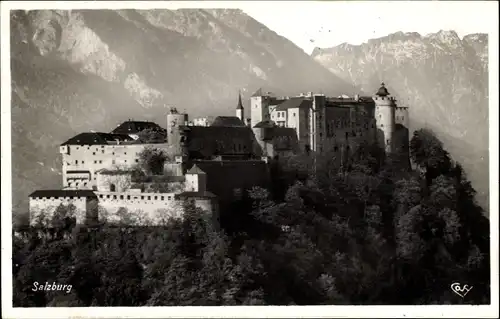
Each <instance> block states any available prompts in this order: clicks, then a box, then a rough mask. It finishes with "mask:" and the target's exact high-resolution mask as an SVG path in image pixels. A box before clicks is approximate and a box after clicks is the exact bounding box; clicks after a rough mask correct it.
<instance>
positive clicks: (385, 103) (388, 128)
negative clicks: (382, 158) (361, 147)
mask: <svg viewBox="0 0 500 319" xmlns="http://www.w3.org/2000/svg"><path fill="white" fill-rule="evenodd" d="M373 101H374V102H375V121H376V123H377V142H378V143H379V145H380V146H382V147H384V149H385V152H386V154H390V153H392V152H393V145H392V144H393V137H394V132H395V129H396V123H395V111H396V100H395V99H394V97H392V96H391V95H390V94H389V91H387V89H386V87H385V84H384V83H382V86H381V87H380V89H378V92H377V93H375V95H374V96H373Z"/></svg>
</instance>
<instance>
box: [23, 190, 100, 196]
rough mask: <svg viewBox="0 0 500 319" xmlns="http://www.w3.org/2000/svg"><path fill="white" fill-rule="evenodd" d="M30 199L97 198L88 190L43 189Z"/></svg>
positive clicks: (32, 194) (34, 193) (35, 192)
mask: <svg viewBox="0 0 500 319" xmlns="http://www.w3.org/2000/svg"><path fill="white" fill-rule="evenodd" d="M29 197H97V195H96V194H95V193H94V192H93V191H91V190H88V189H43V190H37V191H34V192H33V193H31V194H30V195H29Z"/></svg>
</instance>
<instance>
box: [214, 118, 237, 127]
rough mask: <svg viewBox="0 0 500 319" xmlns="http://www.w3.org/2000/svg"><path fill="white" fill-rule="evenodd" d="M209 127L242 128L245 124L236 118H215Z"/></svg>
mask: <svg viewBox="0 0 500 319" xmlns="http://www.w3.org/2000/svg"><path fill="white" fill-rule="evenodd" d="M210 126H224V127H242V126H245V124H244V123H243V121H241V120H240V119H239V118H237V117H236V116H217V117H216V118H215V120H214V121H213V122H212V125H210Z"/></svg>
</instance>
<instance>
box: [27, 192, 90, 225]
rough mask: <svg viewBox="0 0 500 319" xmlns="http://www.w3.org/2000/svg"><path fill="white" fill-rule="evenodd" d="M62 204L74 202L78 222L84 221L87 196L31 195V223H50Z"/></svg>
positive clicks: (66, 204)
mask: <svg viewBox="0 0 500 319" xmlns="http://www.w3.org/2000/svg"><path fill="white" fill-rule="evenodd" d="M61 204H62V205H65V206H68V205H70V204H72V205H73V206H74V207H75V216H74V217H76V222H77V223H80V224H81V223H84V221H85V218H86V212H87V198H86V197H73V198H70V197H48V198H47V197H36V198H34V197H30V199H29V211H30V224H32V225H34V224H38V223H42V224H45V225H47V224H49V222H50V220H52V218H53V216H54V213H55V211H56V209H57V208H58V207H59V206H60V205H61Z"/></svg>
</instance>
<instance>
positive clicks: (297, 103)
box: [276, 97, 312, 111]
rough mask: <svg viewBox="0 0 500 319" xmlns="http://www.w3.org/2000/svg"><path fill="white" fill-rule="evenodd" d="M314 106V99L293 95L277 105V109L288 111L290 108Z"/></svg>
mask: <svg viewBox="0 0 500 319" xmlns="http://www.w3.org/2000/svg"><path fill="white" fill-rule="evenodd" d="M311 107H312V101H311V100H309V99H306V98H302V97H292V98H290V99H288V100H285V101H284V102H283V103H281V104H279V105H278V106H277V107H276V111H286V110H288V109H296V108H300V109H309V108H311Z"/></svg>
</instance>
